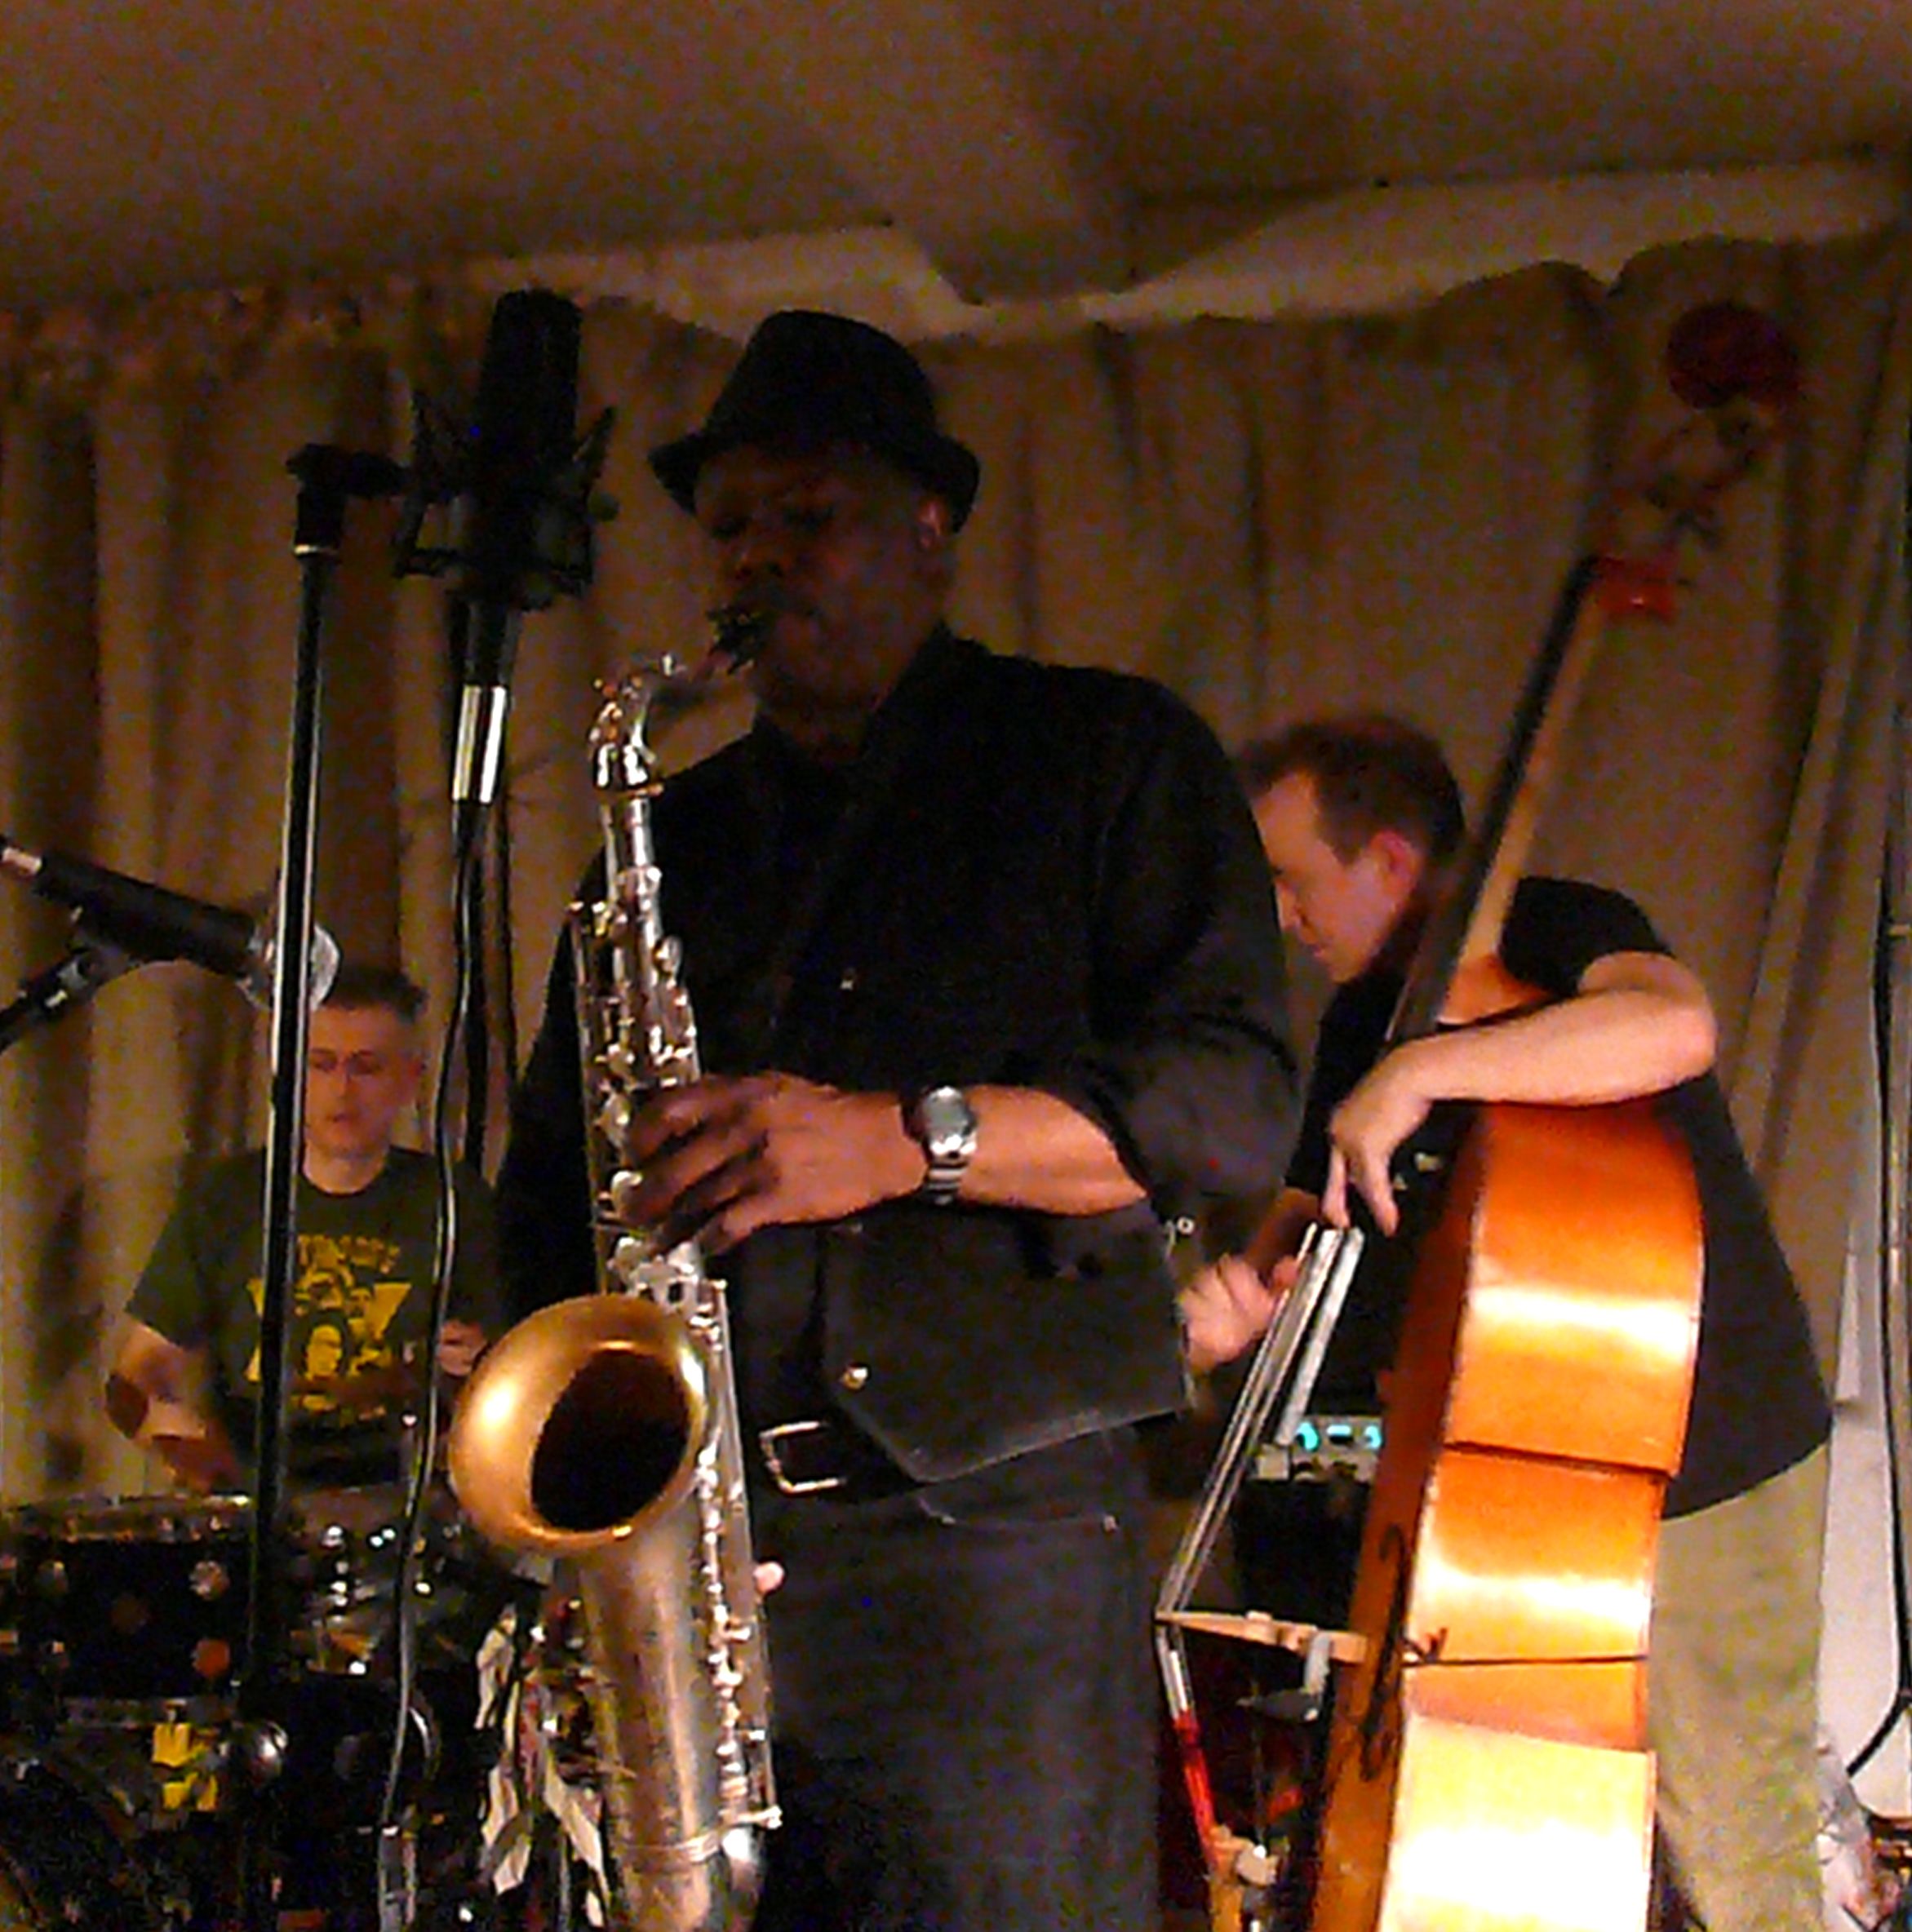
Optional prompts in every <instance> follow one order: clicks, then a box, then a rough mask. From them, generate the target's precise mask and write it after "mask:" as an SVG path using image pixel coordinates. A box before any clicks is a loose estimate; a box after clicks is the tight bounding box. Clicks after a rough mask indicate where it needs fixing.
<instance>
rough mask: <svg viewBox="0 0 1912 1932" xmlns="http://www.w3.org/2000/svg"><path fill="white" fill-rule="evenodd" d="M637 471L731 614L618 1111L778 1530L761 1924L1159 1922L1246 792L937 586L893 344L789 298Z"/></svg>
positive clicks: (1129, 707) (1237, 1088) (686, 776)
mask: <svg viewBox="0 0 1912 1932" xmlns="http://www.w3.org/2000/svg"><path fill="white" fill-rule="evenodd" d="M652 463H653V466H654V469H655V470H656V472H657V474H658V476H659V480H660V481H662V482H663V485H664V486H665V488H666V489H667V490H668V491H669V493H670V494H671V495H672V498H673V499H674V500H675V501H676V502H677V503H679V505H680V506H681V507H683V508H684V509H685V510H686V511H687V512H690V513H691V514H692V515H693V516H694V517H695V519H696V521H697V524H698V525H699V530H700V532H701V534H702V537H703V547H704V551H705V553H706V556H707V557H708V563H709V566H710V569H711V571H712V579H713V585H714V592H715V596H714V601H716V603H717V604H719V605H722V606H724V607H725V608H726V609H729V610H730V611H731V612H733V613H734V614H737V615H738V617H739V619H740V620H743V621H746V622H753V623H754V624H755V627H756V629H757V631H758V632H759V634H760V638H761V649H759V651H758V652H757V654H756V656H755V657H754V658H753V659H752V662H751V663H750V665H749V667H748V670H747V673H746V675H747V677H748V679H749V680H750V683H751V686H752V690H753V691H754V693H755V695H756V700H757V707H758V710H757V716H756V722H755V724H754V726H753V728H752V730H751V731H750V732H749V733H747V735H746V736H745V737H744V738H742V739H741V740H739V741H738V742H735V743H734V744H732V745H730V746H729V747H726V748H725V749H724V750H722V751H719V752H717V753H716V755H715V756H712V757H711V758H709V759H707V760H704V761H703V763H702V764H698V765H696V766H694V767H693V768H691V769H690V770H688V771H686V772H684V773H681V774H680V775H679V776H677V778H674V779H673V780H672V781H671V782H670V783H669V784H668V786H667V787H665V789H664V791H663V795H662V796H661V797H660V798H659V800H658V801H657V804H656V808H655V815H654V831H655V838H656V847H657V853H658V858H659V865H660V866H661V868H662V875H663V888H662V889H663V924H664V927H665V929H666V930H667V931H668V933H671V934H672V935H673V936H674V937H677V939H678V940H680V941H681V946H682V972H683V976H684V978H685V983H686V985H687V987H688V990H689V992H690V999H691V1004H692V1007H693V1008H694V1013H695V1014H696V1018H697V1022H698V1034H699V1044H700V1048H701V1050H702V1053H703V1064H704V1066H705V1067H706V1068H707V1069H708V1074H707V1077H705V1078H704V1079H701V1080H699V1081H697V1082H695V1083H690V1084H688V1085H685V1086H681V1087H677V1088H672V1089H671V1090H668V1091H667V1092H663V1093H662V1094H661V1095H659V1097H656V1098H655V1099H654V1101H651V1102H650V1104H649V1105H648V1106H646V1107H645V1109H644V1110H642V1111H641V1114H640V1115H639V1117H638V1119H637V1122H636V1123H635V1124H634V1126H633V1127H632V1131H631V1133H630V1135H629V1137H628V1143H627V1145H626V1147H625V1149H624V1153H625V1156H626V1160H627V1163H628V1166H629V1168H631V1169H632V1172H634V1173H636V1174H637V1175H638V1176H641V1178H639V1179H638V1180H637V1181H635V1182H633V1183H632V1184H630V1186H629V1190H628V1198H627V1199H626V1200H625V1203H624V1205H625V1207H626V1211H627V1213H628V1218H629V1219H630V1220H632V1221H633V1222H634V1223H636V1224H637V1225H641V1226H645V1227H647V1228H650V1229H654V1230H660V1231H661V1233H662V1234H663V1237H664V1239H666V1240H668V1241H672V1242H675V1241H679V1240H682V1239H685V1238H687V1237H691V1236H695V1237H697V1238H698V1239H699V1240H700V1241H701V1243H703V1248H704V1250H705V1252H706V1253H707V1254H708V1256H709V1257H710V1261H711V1265H712V1266H713V1267H714V1268H715V1269H716V1270H718V1271H720V1272H721V1274H723V1275H724V1276H725V1278H726V1279H727V1281H728V1283H729V1286H730V1296H731V1302H730V1306H731V1314H732V1321H733V1325H734V1332H735V1364H736V1371H737V1379H738V1388H739V1402H740V1407H741V1409H742V1412H743V1423H744V1438H745V1442H744V1447H745V1452H746V1460H747V1470H748V1475H749V1479H750V1487H751V1492H752V1493H751V1502H752V1520H753V1527H754V1535H755V1542H756V1553H757V1554H758V1555H759V1556H760V1557H761V1558H767V1559H770V1560H773V1561H774V1562H779V1563H780V1564H781V1565H782V1566H783V1570H784V1571H785V1580H784V1581H783V1584H782V1587H781V1588H780V1589H778V1590H777V1591H776V1592H775V1593H774V1594H773V1595H771V1596H770V1597H769V1598H768V1599H767V1602H766V1615H767V1620H768V1624H769V1637H770V1676H771V1680H772V1684H773V1690H774V1695H773V1704H774V1754H775V1759H776V1766H777V1782H778V1790H779V1798H780V1800H781V1801H782V1802H783V1807H784V1817H785V1822H784V1823H783V1827H782V1828H781V1829H780V1830H779V1831H777V1832H773V1833H772V1834H770V1845H769V1859H770V1868H769V1880H768V1885H767V1888H766V1890H765V1896H764V1899H763V1903H762V1905H761V1909H760V1911H759V1912H758V1915H757V1920H756V1925H757V1928H758V1932H796V1929H798V1928H801V1929H802V1932H834V1929H842V1932H849V1929H850V1928H855V1932H1054V1928H1055V1927H1057V1926H1059V1925H1084V1926H1094V1927H1095V1928H1097V1932H1153V1928H1154V1927H1155V1925H1156V1923H1157V1922H1158V1919H1159V1912H1158V1908H1157V1905H1156V1877H1155V1860H1154V1843H1155V1809H1156V1789H1157V1786H1156V1769H1155V1765H1156V1757H1155V1753H1156V1686H1155V1682H1154V1677H1153V1672H1152V1666H1151V1657H1150V1648H1149V1617H1148V1579H1147V1569H1146V1561H1145V1557H1144V1552H1143V1547H1142V1518H1143V1513H1144V1509H1145V1506H1146V1494H1145V1488H1144V1482H1143V1474H1142V1463H1141V1460H1140V1455H1139V1448H1138V1442H1137V1439H1136V1425H1137V1424H1138V1422H1140V1421H1141V1420H1142V1419H1143V1418H1145V1417H1147V1416H1154V1415H1158V1414H1161V1413H1164V1412H1166V1411H1171V1410H1173V1409H1176V1408H1178V1407H1180V1406H1182V1402H1183V1401H1184V1399H1185V1380H1184V1371H1183V1368H1182V1360H1181V1355H1180V1346H1179V1334H1178V1324H1177V1320H1176V1313H1175V1294H1174V1285H1173V1278H1172V1275H1171V1274H1170V1272H1169V1267H1168V1262H1167V1248H1168V1241H1167V1237H1166V1234H1165V1230H1166V1228H1167V1227H1168V1225H1169V1224H1171V1223H1173V1221H1176V1220H1177V1219H1178V1218H1180V1217H1182V1216H1186V1215H1188V1214H1191V1213H1193V1212H1198V1211H1200V1209H1201V1208H1202V1207H1204V1205H1205V1204H1207V1203H1209V1202H1210V1201H1211V1200H1213V1199H1221V1198H1226V1197H1230V1196H1235V1195H1239V1194H1246V1193H1254V1192H1257V1191H1260V1190H1266V1189H1267V1187H1268V1186H1270V1185H1272V1183H1273V1181H1274V1179H1275V1174H1276V1173H1277V1172H1279V1166H1280V1158H1281V1150H1282V1149H1283V1147H1284V1145H1285V1142H1286V1141H1287V1138H1288V1132H1289V1119H1290V1107H1291V1104H1292V1083H1293V1066H1292V1061H1291V1059H1290V1057H1289V1053H1288V1051H1287V1048H1286V1044H1285V1036H1284V999H1283V985H1282V980H1281V975H1280V955H1279V936H1278V934H1277V933H1276V931H1275V922H1274V918H1273V913H1272V907H1271V903H1270V900H1269V895H1268V889H1267V879H1266V876H1265V875H1264V873H1263V871H1262V864H1261V857H1260V853H1259V852H1258V849H1257V847H1256V844H1255V838H1254V828H1253V825H1252V823H1251V822H1250V821H1249V815H1248V813H1247V810H1246V809H1245V807H1244V804H1243V802H1242V800H1241V797H1240V791H1239V789H1238V788H1237V787H1235V784H1234V782H1233V779H1232V778H1231V774H1230V772H1229V769H1228V765H1227V759H1226V757H1225V756H1223V754H1222V751H1221V749H1220V747H1218V745H1217V744H1216V742H1215V741H1214V739H1213V735H1212V734H1211V733H1209V730H1208V729H1207V728H1206V727H1205V726H1204V725H1203V724H1200V722H1199V721H1198V720H1196V717H1195V716H1194V715H1193V714H1192V712H1191V711H1189V710H1188V709H1187V707H1186V706H1184V705H1182V703H1180V702H1178V701H1177V700H1176V699H1174V698H1172V697H1171V696H1170V695H1169V693H1167V692H1165V691H1164V690H1162V689H1160V687H1158V686H1156V685H1151V684H1148V683H1147V682H1144V681H1142V680H1138V679H1135V678H1131V677H1126V676H1118V675H1116V674H1114V673H1111V672H1107V671H1091V670H1085V669H1076V668H1065V667H1057V666H1051V665H1045V664H1040V663H1036V662H1032V661H1030V660H1027V659H1020V658H1005V657H997V656H993V655H991V654H990V653H988V652H987V651H986V650H985V649H983V647H982V646H981V645H977V644H974V643H972V642H969V641H968V640H965V639H962V638H960V637H958V636H956V635H955V634H954V633H953V632H952V631H951V629H950V628H949V627H948V626H947V623H945V621H944V618H943V607H944V603H945V600H946V598H947V595H948V592H949V587H950V583H951V578H952V571H953V567H954V548H953V547H954V543H955V541H956V533H957V532H958V530H960V528H961V527H962V525H963V523H964V521H965V518H966V517H967V516H968V515H969V508H970V505H971V503H972V500H973V499H974V496H975V494H976V489H977V483H978V465H977V463H976V459H975V458H974V456H973V455H972V454H970V453H969V450H966V449H965V448H964V447H963V445H961V444H960V443H958V442H956V441H955V440H954V439H953V438H952V437H950V436H947V435H945V434H944V433H943V431H942V429H941V428H939V426H938V423H937V419H936V410H935V402H934V394H933V392H932V390H931V388H930V385H929V380H928V378H927V377H926V375H925V373H924V371H923V370H922V369H921V366H920V365H919V364H918V363H917V362H916V359H915V357H912V355H911V354H910V353H909V352H908V351H907V349H906V348H903V345H902V344H901V343H898V342H896V341H895V340H894V339H892V338H890V337H889V336H887V335H884V334H882V333H881V331H879V330H875V329H872V328H870V327H868V326H866V325H864V324H863V323H860V322H856V321H851V320H849V319H847V318H845V317H840V316H832V315H823V314H817V313H812V312H801V311H792V312H784V313H782V314H779V315H775V316H773V317H770V319H769V320H768V321H765V323H764V324H763V325H762V326H761V328H760V329H759V330H757V331H756V334H755V335H753V336H752V339H751V342H750V343H749V345H748V346H747V348H746V349H745V351H744V352H743V357H742V359H741V360H740V361H739V364H738V365H737V367H736V369H735V370H734V372H733V374H732V375H731V377H730V381H729V383H727V384H726V386H725V388H724V390H723V392H722V393H721V395H720V396H719V397H718V399H717V401H716V405H715V406H714V407H713V409H712V412H711V414H710V416H709V418H708V421H707V422H706V423H705V425H704V427H703V428H702V429H701V430H699V431H697V432H694V433H693V434H691V435H690V436H685V437H681V438H680V439H678V440H677V441H674V442H672V443H669V444H667V445H664V446H663V448H661V449H659V450H657V451H655V452H654V454H653V457H652ZM586 891H587V896H589V897H596V896H597V889H596V888H592V886H589V885H588V886H587V888H586ZM570 977H571V975H570V965H569V963H568V960H567V959H564V958H561V959H560V960H559V962H558V964H557V968H556V969H555V971H554V974H553V977H552V984H551V990H550V995H549V998H548V1004H547V1008H546V1016H545V1020H544V1024H543V1030H542V1031H541V1033H540V1035H539V1039H538V1043H537V1045H536V1048H535V1051H534V1052H533V1055H532V1057H531V1061H530V1066H529V1067H528V1069H527V1072H526V1080H525V1082H524V1083H523V1086H522V1088H521V1091H520V1094H519V1096H518V1099H517V1106H516V1107H515V1109H514V1118H513V1127H512V1138H511V1145H510V1148H509V1150H508V1154H507V1157H506V1161H505V1166H504V1174H503V1176H502V1180H501V1190H502V1206H503V1209H504V1227H505V1234H506V1241H507V1249H508V1261H511V1262H512V1263H514V1264H515V1265H513V1266H512V1278H513V1281H514V1283H517V1284H518V1285H520V1286H521V1287H522V1288H523V1289H524V1290H525V1291H526V1292H527V1295H528V1296H529V1297H530V1298H535V1299H540V1300H542V1299H547V1298H548V1297H549V1296H551V1295H552V1292H554V1291H556V1292H580V1291H582V1290H585V1289H588V1288H589V1287H591V1286H592V1279H593V1268H592V1252H591V1244H590V1240H589V1229H588V1220H587V1207H588V1188H587V1183H586V1181H585V1176H584V1159H583V1145H584V1141H583V1121H582V1117H581V1110H580V1106H579V1055H578V1050H577V1042H576V1038H575V1023H574V1018H573V1017H572V1016H573V999H572V993H571V986H570Z"/></svg>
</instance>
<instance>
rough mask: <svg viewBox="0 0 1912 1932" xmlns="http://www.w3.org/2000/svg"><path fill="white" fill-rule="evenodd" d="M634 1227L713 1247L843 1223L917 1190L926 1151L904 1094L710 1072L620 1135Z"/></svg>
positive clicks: (623, 1193)
mask: <svg viewBox="0 0 1912 1932" xmlns="http://www.w3.org/2000/svg"><path fill="white" fill-rule="evenodd" d="M624 1159H625V1162H626V1164H627V1167H628V1169H629V1170H630V1172H632V1174H633V1175H634V1176H636V1179H635V1181H633V1182H632V1184H631V1185H628V1186H627V1187H625V1188H624V1189H623V1190H620V1194H619V1212H620V1213H621V1215H622V1216H623V1219H624V1220H625V1221H627V1222H628V1223H629V1224H630V1225H632V1226H633V1227H638V1228H643V1229H648V1230H654V1231H655V1232H656V1233H657V1234H659V1237H660V1238H661V1239H663V1240H665V1241H666V1242H668V1243H671V1244H673V1245H674V1244H675V1243H678V1242H681V1241H688V1240H691V1239H695V1240H697V1241H699V1242H700V1243H702V1244H703V1247H704V1248H705V1250H706V1252H710V1253H713V1254H716V1253H721V1252H723V1251H724V1250H725V1249H726V1248H729V1247H735V1246H736V1244H737V1243H739V1242H740V1241H742V1240H743V1239H745V1238H746V1237H747V1235H751V1234H755V1233H756V1231H757V1230H759V1229H760V1228H766V1227H772V1226H777V1225H786V1224H789V1223H792V1222H808V1221H836V1220H840V1219H841V1217H842V1216H845V1215H849V1214H854V1213H857V1212H859V1211H860V1210H861V1209H863V1208H865V1207H869V1206H871V1205H872V1203H875V1202H877V1201H882V1200H888V1199H893V1198H894V1197H897V1196H899V1195H903V1194H911V1193H913V1192H914V1191H915V1190H916V1186H917V1185H918V1184H919V1183H920V1182H921V1180H922V1177H923V1152H922V1149H921V1146H920V1145H918V1144H917V1143H916V1141H915V1140H914V1139H913V1138H912V1136H911V1135H910V1134H909V1132H908V1131H907V1129H906V1128H905V1127H904V1125H903V1116H902V1111H901V1109H900V1108H899V1106H898V1102H897V1098H896V1096H895V1095H894V1094H885V1093H847V1092H843V1091H842V1090H841V1088H835V1087H826V1086H823V1085H821V1084H819V1083H817V1082H815V1081H813V1080H804V1079H798V1078H796V1076H795V1075H791V1074H777V1073H772V1074H759V1075H751V1076H749V1077H747V1078H743V1079H736V1078H730V1077H725V1076H722V1075H711V1076H708V1077H706V1078H705V1079H699V1080H694V1081H690V1082H687V1083H685V1085H683V1086H681V1087H672V1088H665V1089H664V1090H663V1091H662V1092H659V1093H657V1094H656V1095H654V1096H653V1097H650V1099H648V1100H646V1101H645V1103H644V1105H643V1106H641V1108H640V1109H639V1110H638V1111H637V1114H636V1116H635V1117H634V1118H633V1119H632V1123H631V1127H630V1130H629V1132H628V1133H627V1135H626V1136H625V1140H624Z"/></svg>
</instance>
